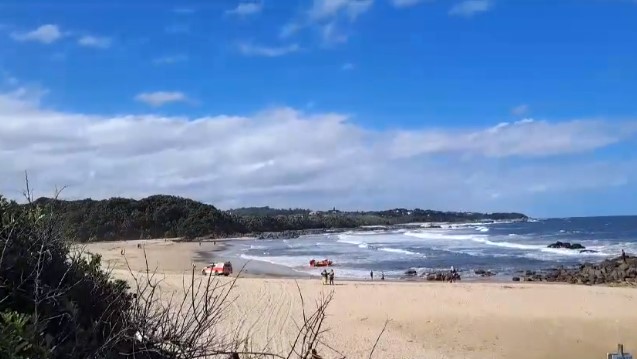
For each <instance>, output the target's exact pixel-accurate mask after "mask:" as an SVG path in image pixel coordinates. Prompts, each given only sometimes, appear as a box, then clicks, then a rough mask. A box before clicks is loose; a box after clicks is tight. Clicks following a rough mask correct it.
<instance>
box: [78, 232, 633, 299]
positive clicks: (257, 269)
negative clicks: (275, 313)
mask: <svg viewBox="0 0 637 359" xmlns="http://www.w3.org/2000/svg"><path fill="white" fill-rule="evenodd" d="M363 229H364V228H363ZM250 240H252V241H253V240H256V239H255V238H252V237H233V238H222V239H205V240H204V239H202V240H197V241H183V240H181V239H177V238H161V239H148V240H126V241H103V242H91V243H89V244H84V245H88V246H91V245H93V246H94V245H98V246H104V247H108V248H115V247H122V246H128V247H132V246H133V245H137V244H141V245H142V247H143V248H144V249H145V248H146V246H147V245H150V246H151V247H149V248H152V247H153V246H158V245H159V246H171V245H176V246H186V247H188V248H190V249H191V252H192V253H191V257H190V258H189V260H190V262H191V263H193V264H195V266H196V267H197V269H199V268H201V267H203V266H205V265H207V264H209V263H212V262H215V261H219V260H224V261H225V260H229V261H231V262H232V263H233V269H234V272H235V273H239V272H241V276H242V277H248V278H281V279H316V280H318V279H320V274H319V273H320V271H321V270H322V269H323V268H327V269H334V270H335V272H336V277H335V279H336V280H337V281H339V280H340V281H348V282H357V283H367V282H372V281H371V280H370V279H369V278H363V277H347V276H344V277H339V274H338V265H335V266H330V267H317V268H315V269H316V273H308V272H303V271H299V270H295V269H294V268H290V267H287V266H284V265H281V264H275V263H271V262H268V261H263V260H258V259H245V258H242V257H241V256H240V255H239V256H238V255H236V254H237V253H233V252H231V250H232V249H233V248H234V244H236V243H240V242H242V241H250ZM162 243H163V244H162ZM128 250H130V249H128ZM631 258H634V257H631ZM612 260H617V259H612ZM612 260H611V261H612ZM608 261H609V259H602V260H600V261H597V262H587V263H586V264H585V265H583V266H590V267H592V268H597V266H599V265H601V264H603V263H605V262H608ZM636 263H637V262H636ZM116 266H117V265H116ZM120 266H121V264H120ZM576 267H577V266H572V267H562V268H555V267H547V268H545V269H542V270H535V271H530V270H528V271H522V270H520V271H517V272H516V273H515V274H508V275H494V276H486V277H483V276H480V275H475V274H471V272H470V271H460V272H459V273H460V275H461V280H459V281H458V282H459V283H484V284H488V283H494V284H507V283H508V284H511V283H513V284H515V283H546V284H553V283H557V284H560V283H561V284H572V285H578V284H579V285H595V286H607V287H637V280H634V279H628V280H627V281H623V282H622V281H616V282H611V281H602V282H599V283H596V281H595V280H594V279H593V280H592V283H587V282H586V281H587V280H586V278H584V281H582V280H581V278H580V279H579V282H575V281H574V280H573V281H571V282H569V281H567V280H555V278H556V277H557V276H553V280H547V278H549V275H550V273H552V272H554V271H557V270H562V271H577V268H576ZM579 267H580V269H581V268H582V265H580V266H579ZM191 269H192V268H191ZM184 270H186V269H184ZM435 272H437V273H446V271H444V270H438V271H435ZM525 272H526V273H525ZM374 273H375V274H376V276H375V278H374V281H373V282H382V281H381V280H380V271H376V270H375V271H374ZM466 273H469V275H464V276H463V274H466ZM515 277H517V278H518V280H515V279H514V278H515ZM384 281H385V282H392V283H429V282H434V283H435V282H444V281H440V280H427V278H426V275H425V273H418V274H417V275H402V276H400V277H396V276H395V275H392V276H386V278H385V280H384Z"/></svg>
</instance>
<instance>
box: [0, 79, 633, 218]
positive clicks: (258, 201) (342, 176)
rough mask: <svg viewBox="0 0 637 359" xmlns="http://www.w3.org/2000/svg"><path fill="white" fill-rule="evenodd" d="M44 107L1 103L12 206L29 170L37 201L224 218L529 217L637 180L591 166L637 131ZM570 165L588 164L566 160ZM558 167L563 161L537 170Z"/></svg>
mask: <svg viewBox="0 0 637 359" xmlns="http://www.w3.org/2000/svg"><path fill="white" fill-rule="evenodd" d="M38 97H39V96H34V97H31V96H30V95H29V92H28V91H16V92H14V93H12V94H2V95H0V163H2V164H3V165H2V166H0V178H2V179H3V181H1V182H0V193H3V194H8V195H14V196H15V197H19V190H20V189H21V188H22V185H23V184H22V182H21V180H22V176H23V173H24V172H23V171H25V170H28V171H29V173H30V177H31V179H32V184H33V185H35V186H36V191H37V195H48V194H50V192H49V191H50V190H51V189H53V188H54V186H56V185H57V186H61V185H68V186H69V188H68V189H67V190H66V192H64V196H66V198H83V197H88V196H90V197H94V198H104V197H111V196H124V197H142V196H147V195H151V194H157V193H165V194H175V195H181V196H186V197H190V198H195V199H198V200H202V201H207V202H210V203H213V204H215V205H219V206H221V207H222V208H228V207H235V206H242V205H271V206H277V207H286V208H287V207H296V206H302V207H313V208H331V207H332V206H337V207H341V208H354V209H356V208H390V207H395V206H405V207H416V206H420V207H427V208H440V209H450V210H489V211H490V210H521V211H523V210H524V209H525V205H529V206H530V205H531V203H532V204H533V205H537V204H538V203H539V201H541V199H542V198H545V197H542V196H546V198H547V199H546V200H547V201H548V200H553V199H554V196H556V195H560V194H561V195H566V196H568V195H570V194H571V193H574V191H580V192H577V193H583V192H586V191H596V190H599V189H600V188H607V187H609V186H618V185H622V184H634V183H635V180H637V164H636V163H635V162H634V161H633V162H631V161H626V160H624V161H617V162H610V163H607V162H600V161H595V160H592V159H591V157H590V156H588V155H586V151H591V150H594V149H596V148H602V147H604V146H606V145H608V144H612V143H618V142H620V141H622V140H627V137H628V136H630V134H631V133H633V134H634V131H635V130H637V128H636V127H635V126H634V122H633V123H629V124H628V125H630V126H628V125H627V124H626V123H618V122H613V121H608V122H596V121H568V122H558V123H552V122H541V121H525V122H523V123H513V124H502V125H499V126H495V127H492V128H482V129H468V128H467V129H462V130H434V129H427V128H422V129H420V130H412V131H402V132H390V131H371V130H368V129H365V128H363V127H361V126H359V125H356V124H354V123H352V122H350V121H349V118H348V117H347V116H345V115H342V114H336V113H304V112H300V111H296V110H293V109H290V108H274V109H269V110H267V111H264V112H259V113H255V114H252V115H249V116H227V115H216V116H208V117H198V118H187V117H162V116H155V115H122V116H98V115H90V114H82V113H69V112H59V111H54V110H50V109H45V108H42V107H41V106H40V105H38V100H37V99H38ZM357 122H360V121H357ZM631 126H632V127H631ZM631 131H632V132H631ZM522 133H527V134H529V136H523V135H521V134H522ZM538 139H540V140H538ZM628 140H632V138H631V139H628ZM424 141H426V142H424ZM510 146H512V147H513V148H509V147H510ZM569 153H570V154H575V153H578V154H579V155H578V156H570V157H566V158H565V157H564V156H562V155H564V154H569ZM467 155H471V156H472V157H471V158H466V156H467ZM552 155H558V156H560V157H559V158H561V159H562V160H560V161H559V162H556V161H546V162H540V161H538V160H534V161H525V159H524V156H536V157H539V156H545V157H546V156H552ZM493 157H496V158H495V159H494V158H493ZM549 197H550V198H549Z"/></svg>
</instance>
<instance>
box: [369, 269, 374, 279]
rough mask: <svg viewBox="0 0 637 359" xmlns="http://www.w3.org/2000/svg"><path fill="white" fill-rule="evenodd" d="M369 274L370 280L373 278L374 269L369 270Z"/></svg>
mask: <svg viewBox="0 0 637 359" xmlns="http://www.w3.org/2000/svg"><path fill="white" fill-rule="evenodd" d="M369 276H370V277H371V278H372V280H374V271H373V270H370V271H369Z"/></svg>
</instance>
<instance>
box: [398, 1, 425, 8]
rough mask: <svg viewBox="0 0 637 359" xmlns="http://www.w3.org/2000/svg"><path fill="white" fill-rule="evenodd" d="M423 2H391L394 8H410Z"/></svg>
mask: <svg viewBox="0 0 637 359" xmlns="http://www.w3.org/2000/svg"><path fill="white" fill-rule="evenodd" d="M421 2H423V0H391V3H392V4H393V5H394V6H395V7H410V6H414V5H417V4H420V3H421Z"/></svg>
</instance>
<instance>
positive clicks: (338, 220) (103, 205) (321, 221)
mask: <svg viewBox="0 0 637 359" xmlns="http://www.w3.org/2000/svg"><path fill="white" fill-rule="evenodd" d="M34 203H35V204H36V205H46V206H50V207H52V208H54V210H55V211H56V213H57V215H58V217H59V221H60V225H61V230H62V232H63V235H64V236H65V237H66V238H69V239H73V240H76V241H80V242H87V241H91V240H106V241H108V240H123V239H127V240H130V239H147V238H166V237H168V238H170V237H184V238H197V237H211V238H223V237H230V236H237V235H250V234H258V233H262V232H279V231H286V230H304V229H330V228H355V227H359V226H366V225H395V224H404V223H410V222H469V221H484V220H526V219H527V217H526V216H525V215H524V214H522V213H474V212H442V211H433V210H422V209H413V210H409V209H403V208H399V209H392V210H385V211H359V212H347V211H338V210H336V209H333V210H330V211H323V212H314V211H311V210H306V209H288V210H286V209H274V208H269V207H249V208H240V209H236V210H229V211H222V210H219V209H217V208H216V207H215V206H213V205H210V204H205V203H201V202H198V201H194V200H191V199H187V198H181V197H176V196H167V195H154V196H150V197H147V198H143V199H140V200H135V199H129V198H110V199H107V200H92V199H84V200H74V201H66V200H60V199H51V198H44V197H43V198H39V199H37V200H35V201H34Z"/></svg>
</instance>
